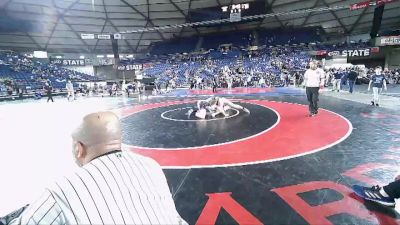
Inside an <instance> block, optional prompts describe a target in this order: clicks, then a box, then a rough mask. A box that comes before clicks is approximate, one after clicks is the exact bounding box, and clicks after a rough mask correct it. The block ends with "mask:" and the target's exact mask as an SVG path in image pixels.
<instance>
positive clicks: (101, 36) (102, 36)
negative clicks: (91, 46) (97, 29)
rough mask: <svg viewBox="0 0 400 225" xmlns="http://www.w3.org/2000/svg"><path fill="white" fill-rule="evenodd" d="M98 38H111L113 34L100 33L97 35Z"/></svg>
mask: <svg viewBox="0 0 400 225" xmlns="http://www.w3.org/2000/svg"><path fill="white" fill-rule="evenodd" d="M97 39H101V40H109V39H111V35H109V34H99V35H97Z"/></svg>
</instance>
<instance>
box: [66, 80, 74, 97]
mask: <svg viewBox="0 0 400 225" xmlns="http://www.w3.org/2000/svg"><path fill="white" fill-rule="evenodd" d="M65 88H66V89H67V99H68V101H69V98H70V97H72V100H75V93H74V85H73V84H72V82H71V81H70V80H69V81H68V82H67V84H66V85H65Z"/></svg>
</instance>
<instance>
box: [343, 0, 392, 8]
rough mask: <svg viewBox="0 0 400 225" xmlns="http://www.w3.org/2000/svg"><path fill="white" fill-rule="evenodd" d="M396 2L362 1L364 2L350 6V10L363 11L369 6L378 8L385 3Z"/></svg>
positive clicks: (388, 0)
mask: <svg viewBox="0 0 400 225" xmlns="http://www.w3.org/2000/svg"><path fill="white" fill-rule="evenodd" d="M396 1H398V0H376V1H364V2H359V3H356V4H352V5H350V10H358V9H365V8H367V7H370V6H376V5H377V6H380V5H383V4H386V3H392V2H396Z"/></svg>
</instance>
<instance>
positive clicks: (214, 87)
mask: <svg viewBox="0 0 400 225" xmlns="http://www.w3.org/2000/svg"><path fill="white" fill-rule="evenodd" d="M212 91H213V93H215V92H217V86H216V85H214V86H213V89H212Z"/></svg>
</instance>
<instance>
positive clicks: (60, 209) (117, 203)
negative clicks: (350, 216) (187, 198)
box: [11, 151, 187, 225]
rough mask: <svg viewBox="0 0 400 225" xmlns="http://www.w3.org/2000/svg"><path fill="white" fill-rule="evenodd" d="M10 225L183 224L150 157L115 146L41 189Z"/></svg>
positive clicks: (160, 174)
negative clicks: (108, 151) (115, 147)
mask: <svg viewBox="0 0 400 225" xmlns="http://www.w3.org/2000/svg"><path fill="white" fill-rule="evenodd" d="M11 224H160V225H161V224H162V225H167V224H171V225H172V224H177V225H178V224H187V223H186V222H185V221H184V220H183V219H182V218H181V217H180V215H179V214H178V212H177V211H176V208H175V204H174V201H173V199H172V195H171V193H170V191H169V188H168V184H167V180H166V178H165V175H164V173H163V171H162V170H161V168H160V166H159V165H158V164H157V163H156V162H155V161H154V160H152V159H150V158H146V157H143V156H140V155H137V154H134V153H130V152H125V151H124V152H121V151H114V152H111V153H109V154H106V155H103V156H100V157H98V158H96V159H94V160H92V161H91V162H90V163H88V164H86V165H84V166H83V167H81V168H79V170H77V171H76V172H74V173H73V174H72V175H70V176H67V177H63V178H62V179H60V180H58V181H57V182H55V183H54V185H53V186H52V187H49V188H48V189H46V191H45V192H44V194H43V195H42V196H41V197H40V198H39V199H38V200H37V201H36V202H35V203H34V204H32V205H30V206H29V207H28V208H27V209H26V210H25V211H24V212H23V213H22V214H21V215H20V217H18V218H17V219H15V220H13V221H12V223H11Z"/></svg>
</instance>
